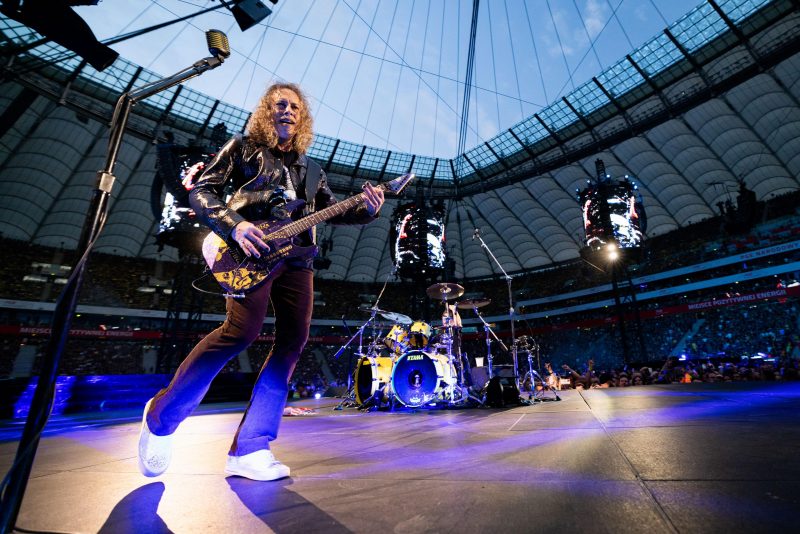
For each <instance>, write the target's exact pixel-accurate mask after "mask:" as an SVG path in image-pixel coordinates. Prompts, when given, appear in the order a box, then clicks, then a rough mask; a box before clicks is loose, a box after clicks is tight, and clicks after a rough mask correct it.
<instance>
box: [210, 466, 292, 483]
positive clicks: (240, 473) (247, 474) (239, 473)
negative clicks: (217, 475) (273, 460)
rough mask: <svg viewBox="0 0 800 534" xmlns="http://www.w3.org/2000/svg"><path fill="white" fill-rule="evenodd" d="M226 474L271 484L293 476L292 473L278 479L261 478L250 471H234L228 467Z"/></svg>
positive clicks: (277, 477)
mask: <svg viewBox="0 0 800 534" xmlns="http://www.w3.org/2000/svg"><path fill="white" fill-rule="evenodd" d="M225 474H226V475H229V476H234V477H243V478H249V479H250V480H257V481H259V482H271V481H273V480H280V479H282V478H288V477H289V476H290V474H291V471H289V472H287V473H286V474H285V475H280V476H276V477H263V476H259V475H257V474H255V473H251V472H250V471H238V470H236V469H233V468H230V467H226V468H225Z"/></svg>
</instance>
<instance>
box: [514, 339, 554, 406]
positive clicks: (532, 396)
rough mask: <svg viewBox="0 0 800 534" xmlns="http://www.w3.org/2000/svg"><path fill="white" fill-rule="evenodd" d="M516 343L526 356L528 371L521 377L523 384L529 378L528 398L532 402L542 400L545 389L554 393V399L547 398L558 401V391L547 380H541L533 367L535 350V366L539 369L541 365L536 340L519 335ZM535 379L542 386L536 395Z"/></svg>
mask: <svg viewBox="0 0 800 534" xmlns="http://www.w3.org/2000/svg"><path fill="white" fill-rule="evenodd" d="M516 345H517V349H518V350H519V351H521V352H524V353H526V354H527V356H528V372H527V373H525V376H524V377H523V379H522V383H523V384H526V383H527V382H528V380H530V387H531V389H530V393H528V400H529V401H532V402H542V401H544V400H545V399H543V398H542V397H543V396H544V393H545V391H552V392H553V394H554V395H555V399H549V400H557V401H560V400H561V397H559V396H558V393H557V391H556V390H555V388H553V386H551V385H550V384H549V383H548V382H545V381H544V380H542V377H541V375H540V374H539V373H538V372H536V369H534V368H533V351H536V362H537V367H539V369H540V370H541V367H540V366H539V363H540V359H539V344H538V343H537V342H536V340H535V339H533V337H530V336H520V337H519V338H518V339H517V340H516ZM548 365H549V364H548ZM549 370H550V371H551V374H552V369H549ZM536 380H539V383H540V384H541V387H542V389H541V391H540V393H539V395H538V397H537V393H536Z"/></svg>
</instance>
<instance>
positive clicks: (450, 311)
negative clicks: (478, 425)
mask: <svg viewBox="0 0 800 534" xmlns="http://www.w3.org/2000/svg"><path fill="white" fill-rule="evenodd" d="M425 292H426V293H427V295H428V296H429V297H430V298H432V299H435V300H436V299H438V300H441V301H442V305H443V306H444V309H445V313H444V316H443V317H442V323H443V325H442V326H443V328H442V329H441V334H440V335H439V341H440V343H441V344H443V345H444V348H446V349H447V363H448V366H449V367H450V368H451V369H453V370H454V371H455V369H456V365H458V369H459V370H460V376H461V380H460V382H459V381H458V373H457V374H456V381H455V382H454V383H453V384H450V387H449V388H448V389H447V390H446V393H448V394H449V397H450V398H449V400H448V402H449V403H450V404H456V403H457V402H463V401H465V400H466V398H465V396H464V395H463V393H464V363H463V361H462V360H461V353H460V346H459V353H458V354H456V355H454V354H453V340H454V338H455V335H456V331H455V326H456V309H455V308H451V307H450V305H448V303H447V301H448V300H454V299H457V298H459V297H460V296H461V295H463V294H464V287H463V286H460V285H458V284H453V283H449V282H441V283H438V284H433V285H432V286H430V287H429V288H428V289H426V290H425ZM458 325H459V326H460V318H459V323H458ZM459 345H460V344H459ZM456 357H457V358H456ZM456 361H457V364H456ZM456 386H458V387H456ZM456 390H458V392H459V396H460V398H459V399H458V400H457V399H456Z"/></svg>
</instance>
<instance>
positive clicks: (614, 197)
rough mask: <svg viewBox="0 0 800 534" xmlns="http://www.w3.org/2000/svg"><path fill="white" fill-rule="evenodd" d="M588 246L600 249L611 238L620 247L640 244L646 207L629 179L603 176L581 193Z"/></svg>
mask: <svg viewBox="0 0 800 534" xmlns="http://www.w3.org/2000/svg"><path fill="white" fill-rule="evenodd" d="M579 201H580V203H581V210H582V212H583V228H584V232H585V236H586V246H588V247H590V248H592V249H595V250H597V249H600V248H602V246H603V245H605V244H606V243H607V242H609V241H610V240H611V239H612V238H613V239H615V240H616V241H617V244H618V245H619V247H620V248H638V247H641V246H642V238H643V236H644V232H645V230H646V225H645V217H644V207H643V206H642V201H641V196H640V195H639V193H638V190H637V188H636V186H635V185H634V184H633V183H632V182H630V181H629V180H627V179H626V180H623V181H621V182H618V181H611V180H603V181H602V182H600V183H592V184H589V185H588V186H587V187H586V189H584V190H583V191H582V192H581V193H580V197H579Z"/></svg>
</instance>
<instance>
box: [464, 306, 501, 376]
mask: <svg viewBox="0 0 800 534" xmlns="http://www.w3.org/2000/svg"><path fill="white" fill-rule="evenodd" d="M472 310H473V311H474V312H475V315H477V316H478V319H480V320H481V322H482V323H483V331H484V332H486V359H487V360H488V363H489V380H491V379H492V378H494V372H493V371H492V359H493V358H492V340H491V339H489V334H491V335H492V337H493V338H494V339H495V341H497V342H498V343H500V347H501V348H502V349H503V350H505V351H508V347H506V344H505V343H503V340H501V339H500V338H499V337H497V334H495V333H494V330H492V327H491V326H489V323H487V322H486V321H485V320H484V319H483V317H482V316H481V314H480V312H478V307H477V306H475V307H473V308H472Z"/></svg>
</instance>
